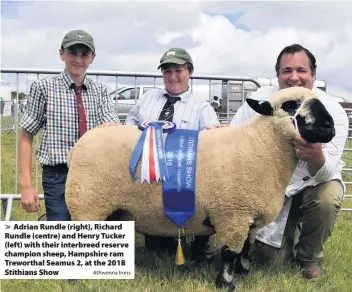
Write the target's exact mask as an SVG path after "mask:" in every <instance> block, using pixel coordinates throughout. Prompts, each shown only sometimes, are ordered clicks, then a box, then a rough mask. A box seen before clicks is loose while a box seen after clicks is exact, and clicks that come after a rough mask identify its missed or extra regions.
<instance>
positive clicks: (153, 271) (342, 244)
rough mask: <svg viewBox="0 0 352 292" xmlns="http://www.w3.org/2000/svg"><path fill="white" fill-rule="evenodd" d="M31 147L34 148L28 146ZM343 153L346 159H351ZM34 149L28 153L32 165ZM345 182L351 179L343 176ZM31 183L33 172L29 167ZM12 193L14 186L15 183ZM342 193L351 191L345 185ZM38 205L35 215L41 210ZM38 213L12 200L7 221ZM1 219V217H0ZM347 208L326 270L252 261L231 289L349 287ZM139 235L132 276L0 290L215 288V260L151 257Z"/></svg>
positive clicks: (4, 154)
mask: <svg viewBox="0 0 352 292" xmlns="http://www.w3.org/2000/svg"><path fill="white" fill-rule="evenodd" d="M1 138H2V139H1V188H2V191H1V193H3V194H4V193H14V192H15V164H14V161H15V146H14V145H15V141H16V135H15V133H14V132H10V133H5V132H3V134H2V136H1ZM33 151H34V150H33ZM349 157H351V158H352V153H350V154H348V155H347V157H346V162H347V163H348V164H352V160H351V161H350V159H349ZM34 162H35V160H34V153H33V165H35V164H34ZM344 177H345V179H346V181H349V180H352V178H351V177H349V176H348V175H345V176H344ZM33 182H34V183H35V171H34V170H33ZM40 182H41V172H40V171H39V173H38V192H39V193H42V192H43V191H42V187H41V183H40ZM18 192H20V188H19V186H18ZM347 193H349V194H351V193H352V187H351V186H349V187H348V190H347ZM43 205H44V204H43V202H42V204H41V211H40V214H43V213H44V212H45V208H44V206H43ZM343 207H345V208H352V199H346V200H345V201H344V203H343ZM37 216H38V214H29V213H26V212H25V211H23V210H22V209H21V208H20V205H19V202H14V205H13V212H12V220H14V221H31V220H36V219H37ZM2 218H3V217H2ZM351 242H352V213H347V212H342V213H341V214H340V216H339V219H338V221H337V224H336V228H335V230H334V233H333V236H332V237H331V238H330V239H329V240H328V242H327V243H326V245H325V264H324V268H325V271H326V275H325V276H324V277H322V278H321V279H319V280H317V281H314V282H311V281H305V280H303V279H302V278H301V276H300V273H299V271H298V270H297V269H296V268H292V267H288V266H285V267H282V266H272V267H265V268H264V267H258V266H254V267H253V269H252V271H251V273H250V275H249V276H248V278H246V279H245V280H242V279H240V278H238V277H235V279H234V282H235V283H236V284H237V289H236V291H237V292H241V291H246V292H264V291H265V292H286V291H290V292H302V291H308V292H309V291H310V292H315V291H322V292H344V291H346V292H350V291H352V268H351V267H352V243H351ZM142 245H143V237H142V236H141V235H138V234H136V274H135V279H134V280H79V281H78V282H76V283H75V284H70V283H69V282H68V281H66V280H2V281H1V291H3V292H22V291H23V292H32V291H33V292H66V291H67V292H74V291H77V292H81V291H84V292H105V291H106V292H108V291H123V292H137V291H138V292H154V291H155V292H166V291H169V292H181V291H182V292H184V291H185V292H192V291H197V292H210V291H214V292H215V291H218V290H216V289H215V285H214V280H215V277H216V274H217V268H218V266H217V265H218V264H217V263H216V264H215V263H214V264H210V265H203V266H198V267H194V266H192V264H191V263H190V262H186V264H185V265H184V266H181V267H177V266H176V265H175V264H174V257H166V258H163V259H160V258H157V257H155V256H153V255H151V254H149V253H147V252H145V251H144V249H143V248H142Z"/></svg>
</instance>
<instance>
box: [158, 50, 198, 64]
mask: <svg viewBox="0 0 352 292" xmlns="http://www.w3.org/2000/svg"><path fill="white" fill-rule="evenodd" d="M169 63H172V64H178V65H183V64H186V63H190V64H191V65H192V66H193V61H192V58H191V56H190V54H188V52H187V51H186V50H185V49H181V48H171V49H168V50H167V51H166V52H165V53H164V54H163V55H162V57H161V58H160V65H159V67H158V69H159V68H160V67H161V66H162V65H164V64H169Z"/></svg>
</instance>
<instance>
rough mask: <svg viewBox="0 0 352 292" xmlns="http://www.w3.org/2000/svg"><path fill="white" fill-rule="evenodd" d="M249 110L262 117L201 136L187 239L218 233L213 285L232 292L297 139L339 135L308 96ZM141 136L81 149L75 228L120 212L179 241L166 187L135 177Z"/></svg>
mask: <svg viewBox="0 0 352 292" xmlns="http://www.w3.org/2000/svg"><path fill="white" fill-rule="evenodd" d="M247 103H248V104H249V106H250V107H251V108H252V109H254V110H255V111H256V112H258V113H259V114H260V115H258V116H256V117H254V118H252V119H250V120H248V121H247V122H246V123H244V124H242V125H238V126H232V127H222V128H217V129H213V130H209V131H202V132H200V133H199V142H198V154H197V162H196V163H197V170H196V188H195V192H196V213H195V214H194V216H192V217H191V218H190V219H189V220H188V221H187V222H186V224H185V225H184V231H185V234H186V235H189V236H195V235H213V234H215V233H216V246H217V247H218V248H220V249H221V265H220V269H219V272H218V275H217V278H216V281H215V284H216V287H217V288H227V289H228V291H234V290H235V285H234V284H233V283H232V279H233V276H232V275H233V272H236V273H240V274H247V273H248V270H249V267H248V265H247V264H248V262H247V261H248V250H249V247H250V244H251V243H253V241H254V239H255V234H256V231H257V230H258V229H260V228H262V227H263V226H265V225H267V224H269V223H270V222H272V221H274V219H275V218H276V217H277V216H278V215H279V212H280V210H281V207H282V205H283V201H284V194H285V189H286V187H287V185H288V184H289V181H290V179H291V176H292V174H293V172H294V170H295V167H296V165H297V163H298V159H297V157H296V156H295V154H294V148H293V143H292V141H293V139H294V138H295V137H296V136H297V135H298V133H299V134H300V135H301V136H302V137H303V138H304V139H306V140H307V141H308V142H311V143H316V142H321V143H327V142H329V141H331V139H332V138H333V137H334V135H335V130H334V121H333V119H332V117H331V116H330V114H329V113H328V112H327V110H326V109H325V107H324V105H323V104H322V103H321V102H320V101H319V99H318V97H317V96H316V95H315V94H314V92H313V91H311V90H308V89H304V88H288V89H283V90H280V91H278V92H277V93H275V94H274V95H273V96H272V97H271V100H270V101H257V100H253V99H250V98H248V99H247ZM317 113H318V114H317ZM296 127H297V128H296ZM140 135H141V131H140V130H138V129H137V127H135V126H118V127H109V128H97V129H93V130H91V131H89V132H87V133H86V134H85V135H84V136H83V137H82V138H81V139H80V140H79V141H78V142H77V143H76V145H75V146H74V148H73V149H72V150H71V152H70V153H69V158H68V166H69V172H68V176H67V184H66V203H67V206H68V209H69V211H70V213H71V217H72V220H76V221H78V220H79V221H85V220H87V221H99V220H105V219H106V218H107V216H108V215H109V214H111V213H112V212H113V211H114V210H116V209H118V210H122V212H121V214H122V215H121V220H125V219H128V220H134V221H135V228H136V231H137V232H138V233H141V234H149V235H156V236H175V237H176V236H177V235H178V231H179V228H178V226H176V225H175V224H174V223H173V222H172V221H171V220H170V219H168V217H167V216H166V215H165V214H164V213H163V205H162V204H163V201H162V195H161V194H162V184H161V182H158V183H156V182H153V183H150V184H148V183H143V184H142V183H141V181H140V180H134V179H133V178H131V176H130V173H129V161H130V158H131V153H132V151H133V149H134V147H135V145H136V142H137V140H138V139H139V137H140ZM165 135H166V134H165ZM138 167H140V166H138ZM139 171H140V168H138V169H137V173H140V172H139ZM124 215H125V216H124ZM205 221H208V222H209V221H210V223H211V224H205ZM236 259H237V261H235V260H236Z"/></svg>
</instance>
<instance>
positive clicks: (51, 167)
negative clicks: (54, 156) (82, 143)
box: [42, 163, 68, 171]
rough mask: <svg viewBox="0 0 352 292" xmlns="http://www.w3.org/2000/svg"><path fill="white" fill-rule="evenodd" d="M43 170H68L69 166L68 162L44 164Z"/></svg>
mask: <svg viewBox="0 0 352 292" xmlns="http://www.w3.org/2000/svg"><path fill="white" fill-rule="evenodd" d="M42 168H43V170H44V169H45V170H54V171H60V170H63V171H67V170H68V167H67V164H66V163H61V164H56V165H42Z"/></svg>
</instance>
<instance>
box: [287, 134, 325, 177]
mask: <svg viewBox="0 0 352 292" xmlns="http://www.w3.org/2000/svg"><path fill="white" fill-rule="evenodd" d="M293 144H294V145H295V152H296V155H297V157H298V158H299V159H301V160H303V161H306V162H307V164H308V169H309V172H310V174H311V175H312V176H314V175H315V174H316V173H317V172H318V171H319V169H320V168H322V167H323V165H324V163H325V156H324V153H323V146H322V144H321V143H314V144H312V143H309V142H307V141H305V140H304V139H303V138H302V137H299V136H298V137H297V138H296V140H295V141H294V142H293Z"/></svg>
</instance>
